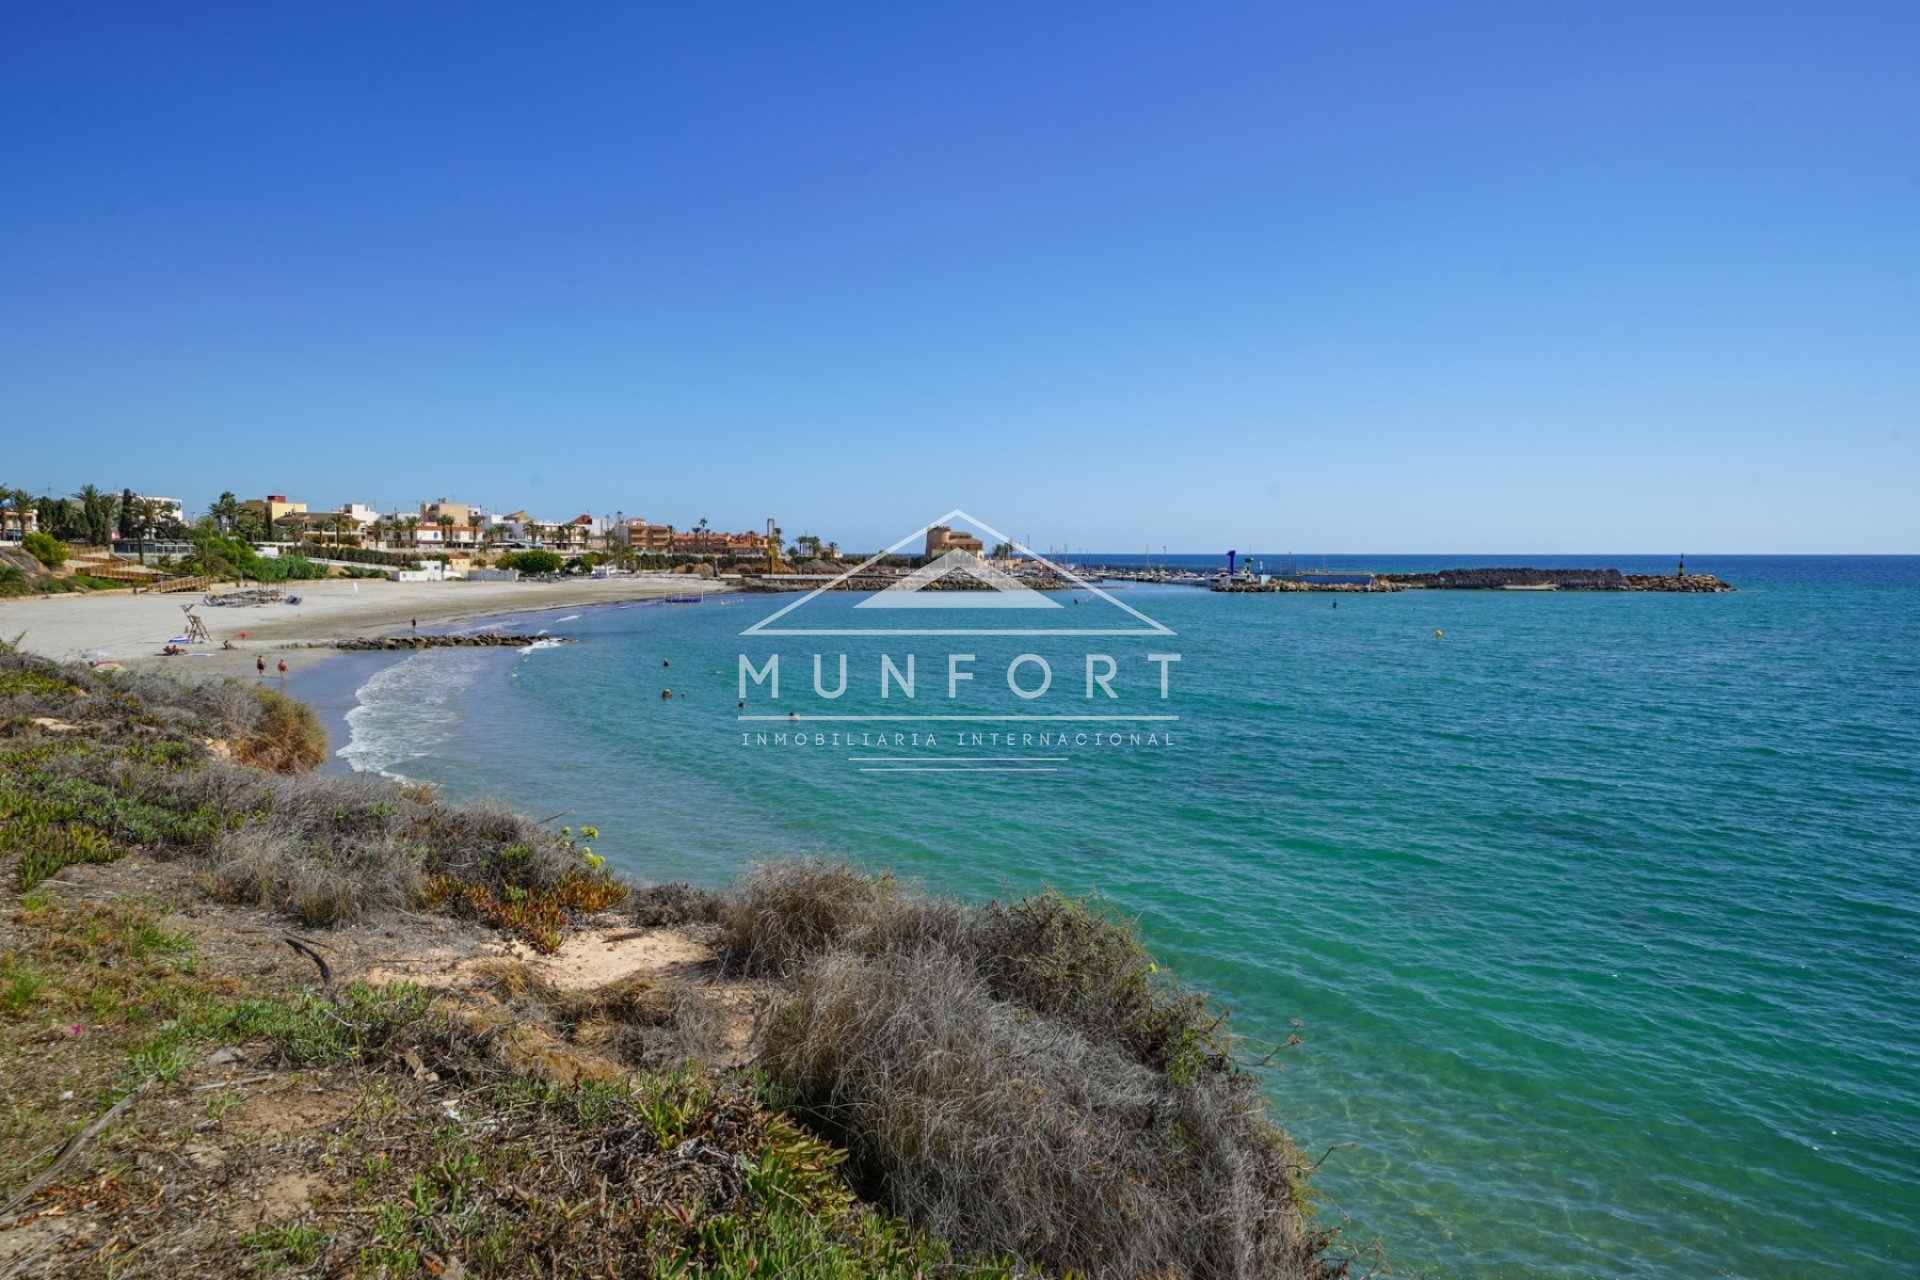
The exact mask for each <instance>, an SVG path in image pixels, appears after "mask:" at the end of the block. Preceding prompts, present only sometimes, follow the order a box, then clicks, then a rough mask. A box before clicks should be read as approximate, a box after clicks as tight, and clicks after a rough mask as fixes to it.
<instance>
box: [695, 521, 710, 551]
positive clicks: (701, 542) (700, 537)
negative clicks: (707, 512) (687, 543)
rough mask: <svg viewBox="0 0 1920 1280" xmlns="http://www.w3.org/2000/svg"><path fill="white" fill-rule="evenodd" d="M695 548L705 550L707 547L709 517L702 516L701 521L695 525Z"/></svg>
mask: <svg viewBox="0 0 1920 1280" xmlns="http://www.w3.org/2000/svg"><path fill="white" fill-rule="evenodd" d="M693 546H694V550H696V551H701V552H704V551H706V549H707V518H706V517H705V516H701V517H700V523H699V524H696V525H695V526H693Z"/></svg>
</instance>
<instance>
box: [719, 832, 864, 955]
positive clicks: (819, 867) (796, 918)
mask: <svg viewBox="0 0 1920 1280" xmlns="http://www.w3.org/2000/svg"><path fill="white" fill-rule="evenodd" d="M895 893H896V886H895V884H894V882H893V878H892V877H891V876H879V877H872V876H863V875H861V874H860V873H859V872H857V871H855V870H853V869H852V868H851V867H849V866H847V865H846V864H845V863H840V862H828V861H824V860H821V859H815V858H807V859H798V860H795V861H793V862H781V863H771V864H767V865H763V866H757V867H754V868H753V869H752V870H750V871H748V872H747V874H746V875H744V876H742V877H741V878H740V880H739V882H738V883H737V884H736V885H735V886H734V887H733V890H732V891H731V892H730V893H729V894H728V895H727V897H726V901H725V904H724V905H723V907H722V908H721V913H720V915H721V942H720V949H721V954H722V955H723V956H724V957H725V958H726V961H727V963H728V965H729V966H730V967H731V968H733V969H734V970H735V971H737V972H740V973H746V974H751V975H753V976H755V977H772V978H777V977H784V976H786V975H788V974H791V973H793V972H794V971H796V970H797V969H798V968H799V966H800V965H801V964H803V963H804V962H805V961H806V960H808V959H809V958H810V957H812V956H813V955H815V954H816V953H818V952H820V951H823V950H826V949H828V948H830V947H833V946H835V945H836V944H838V943H839V942H840V941H841V939H843V938H845V937H846V936H847V935H849V934H851V933H852V932H853V931H854V930H856V929H858V928H860V927H861V926H862V925H864V924H865V923H867V922H868V921H870V920H872V919H873V918H874V917H875V916H876V915H877V914H879V912H880V910H881V909H882V907H883V906H884V905H886V904H888V903H890V902H891V901H892V900H893V898H894V897H895Z"/></svg>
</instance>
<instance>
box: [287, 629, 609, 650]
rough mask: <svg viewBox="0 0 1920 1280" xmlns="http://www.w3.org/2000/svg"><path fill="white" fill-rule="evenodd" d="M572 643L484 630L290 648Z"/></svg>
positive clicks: (494, 646) (491, 646) (557, 638)
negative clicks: (458, 634) (450, 634)
mask: <svg viewBox="0 0 1920 1280" xmlns="http://www.w3.org/2000/svg"><path fill="white" fill-rule="evenodd" d="M536 642H537V643H540V644H572V643H573V642H574V641H573V637H572V636H526V635H509V634H508V633H507V632H504V631H481V632H477V633H475V634H473V635H464V636H360V637H358V638H356V639H352V640H321V641H316V642H314V643H311V644H296V645H288V646H287V647H288V648H290V649H349V650H352V651H354V652H356V653H364V652H370V651H375V650H384V649H524V648H526V647H527V646H528V645H531V644H534V643H536Z"/></svg>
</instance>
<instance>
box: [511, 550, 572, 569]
mask: <svg viewBox="0 0 1920 1280" xmlns="http://www.w3.org/2000/svg"><path fill="white" fill-rule="evenodd" d="M565 563H566V562H565V561H563V560H561V558H560V557H559V556H558V555H557V554H556V553H554V552H552V551H509V552H507V553H506V554H505V555H503V556H501V557H500V558H499V559H498V560H496V561H494V568H496V569H518V570H519V571H520V572H521V573H527V574H534V573H558V572H560V569H561V566H562V565H564V564H565Z"/></svg>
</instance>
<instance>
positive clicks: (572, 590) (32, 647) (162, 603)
mask: <svg viewBox="0 0 1920 1280" xmlns="http://www.w3.org/2000/svg"><path fill="white" fill-rule="evenodd" d="M286 590H287V594H288V595H289V596H298V597H299V598H300V600H301V603H300V604H298V605H288V604H266V605H256V606H252V607H245V608H235V607H231V606H229V607H214V608H209V607H206V606H201V607H199V608H197V609H195V610H194V611H193V612H194V615H195V616H196V617H199V618H200V619H202V620H203V621H204V622H205V623H206V626H207V630H208V632H209V634H211V635H212V637H213V642H212V643H211V644H196V645H192V646H189V649H190V652H189V653H188V654H186V655H182V656H168V655H166V654H164V653H162V652H161V650H162V648H163V647H164V646H165V645H166V643H167V642H168V640H170V639H171V638H172V637H174V636H176V635H179V634H180V633H181V631H182V630H183V629H184V628H185V626H186V614H185V611H184V609H183V608H182V606H183V605H185V604H188V603H191V602H190V601H185V600H182V599H181V598H180V597H178V596H171V595H138V596H136V595H130V594H124V593H121V592H113V593H110V594H102V595H98V596H91V595H65V596H48V597H42V598H37V599H29V598H21V599H11V600H0V637H3V638H6V639H8V640H11V639H13V638H14V637H15V636H16V635H17V636H19V637H20V647H21V648H22V649H23V650H24V651H25V652H28V653H33V654H38V655H39V656H41V657H45V658H53V659H55V660H57V661H62V662H88V661H103V660H106V659H111V660H112V661H115V662H118V663H121V664H122V665H124V666H127V667H138V668H142V669H149V668H151V669H162V670H165V671H167V672H169V673H171V674H174V675H177V676H179V677H182V678H185V679H189V680H205V679H212V678H215V677H219V676H234V677H238V678H242V679H246V678H253V679H258V678H259V677H258V674H257V672H256V669H255V660H256V659H257V658H260V657H266V658H267V660H268V664H269V672H270V673H273V672H274V669H275V668H276V667H277V665H278V663H280V662H281V661H284V662H285V663H286V664H287V669H288V673H289V675H291V674H294V673H297V672H299V671H302V670H304V669H306V668H309V667H312V666H313V665H315V664H316V663H319V662H322V661H325V660H327V659H330V658H334V657H337V656H339V655H341V654H344V653H349V652H352V651H351V650H342V649H336V648H332V647H304V646H315V645H317V646H330V644H331V642H333V641H336V640H351V639H357V638H361V637H380V636H386V635H406V634H410V633H411V632H412V631H413V629H414V624H415V623H416V622H417V623H418V625H419V629H420V630H421V631H422V632H423V633H429V632H440V631H444V630H446V629H449V628H453V627H457V626H461V625H463V624H470V623H473V622H476V621H479V620H482V619H492V618H501V619H505V618H512V617H518V616H520V615H524V614H537V613H547V612H551V611H554V610H558V609H572V608H585V607H592V606H595V605H608V604H630V603H634V602H636V601H646V600H657V599H663V598H665V597H667V596H670V595H691V594H713V595H720V594H725V593H726V592H727V591H728V590H729V588H728V587H726V586H722V585H716V584H713V583H710V582H707V581H706V580H704V579H700V578H693V577H690V576H678V575H675V576H671V577H669V576H665V575H662V576H649V577H632V578H587V579H578V580H563V581H560V582H458V581H456V582H385V581H379V580H375V579H346V578H330V579H322V580H319V581H315V582H303V583H298V584H292V585H290V586H288V587H287V588H286ZM222 641H230V642H231V643H232V644H233V648H232V649H223V648H221V647H220V645H221V642H222ZM406 652H409V651H406V650H401V651H396V653H398V654H401V655H404V653H406ZM96 655H98V656H96ZM268 678H269V679H270V680H271V679H276V678H277V675H276V674H270V675H269V677H268Z"/></svg>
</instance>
